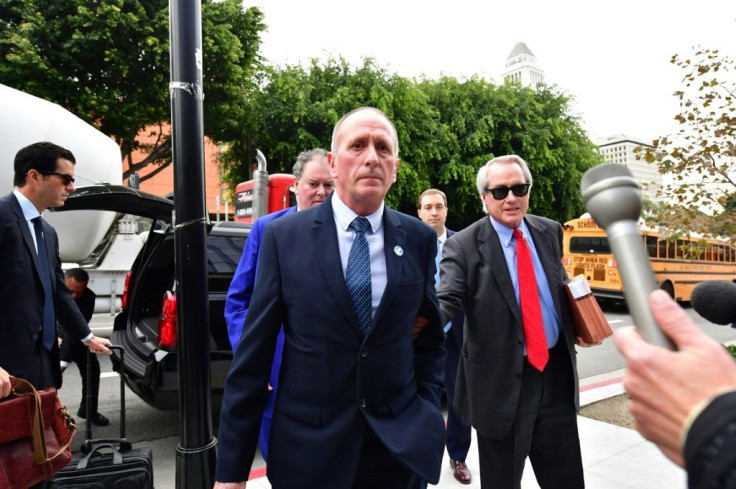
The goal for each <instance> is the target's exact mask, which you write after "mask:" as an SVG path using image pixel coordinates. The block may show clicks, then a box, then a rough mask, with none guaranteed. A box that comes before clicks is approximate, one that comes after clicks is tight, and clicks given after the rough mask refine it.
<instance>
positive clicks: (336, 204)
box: [332, 190, 385, 234]
mask: <svg viewBox="0 0 736 489" xmlns="http://www.w3.org/2000/svg"><path fill="white" fill-rule="evenodd" d="M384 205H385V204H384V202H381V206H380V207H379V208H378V210H376V211H375V212H374V213H373V214H369V215H367V216H363V217H365V218H366V219H368V222H370V223H371V232H372V233H373V234H375V233H376V232H378V230H379V229H380V228H381V223H382V222H383V209H384ZM332 212H333V213H334V214H335V220H336V221H337V223H338V224H339V225H340V227H341V228H342V230H343V231H347V230H348V227H349V226H350V223H351V222H353V220H354V219H355V218H356V217H358V214H356V213H355V211H353V210H352V209H351V208H350V207H348V206H347V205H345V203H344V202H343V201H342V200H340V196H339V195H337V190H335V191H334V192H333V197H332Z"/></svg>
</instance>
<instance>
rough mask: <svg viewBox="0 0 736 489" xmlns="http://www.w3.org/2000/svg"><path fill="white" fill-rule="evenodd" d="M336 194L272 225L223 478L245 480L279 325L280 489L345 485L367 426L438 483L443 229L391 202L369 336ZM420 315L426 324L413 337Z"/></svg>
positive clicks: (222, 442) (235, 393)
mask: <svg viewBox="0 0 736 489" xmlns="http://www.w3.org/2000/svg"><path fill="white" fill-rule="evenodd" d="M333 195H334V194H333ZM331 199H332V196H330V198H328V200H327V201H326V202H325V203H324V204H322V205H321V206H318V207H314V208H312V209H307V210H304V211H301V212H297V213H295V214H292V215H290V216H286V217H283V218H281V219H278V220H275V221H273V222H272V223H271V224H269V225H268V226H267V227H266V229H265V232H264V236H263V242H262V245H261V258H260V265H259V269H258V278H257V284H258V286H257V287H256V288H255V290H254V293H253V298H252V301H251V304H250V309H249V314H248V316H247V317H246V320H245V327H244V331H243V336H242V340H241V341H240V343H239V344H238V347H237V349H236V351H235V354H234V359H233V363H232V366H231V369H230V373H229V375H228V377H227V380H226V382H225V393H224V400H223V406H222V412H221V416H220V432H219V449H218V460H217V470H216V480H218V481H223V482H228V481H241V480H245V479H247V476H248V472H249V468H250V465H251V463H252V461H253V457H254V455H255V450H256V441H257V438H258V424H259V422H260V419H261V413H262V411H263V408H264V406H265V405H266V398H267V395H268V391H267V389H266V387H267V386H266V384H267V382H268V374H269V371H270V369H271V360H272V358H273V352H274V346H275V343H276V337H277V334H278V332H279V329H280V327H281V325H282V324H283V327H284V333H285V343H284V352H283V360H282V364H281V376H280V383H279V389H278V393H277V395H276V402H275V411H274V416H273V424H272V427H271V438H270V443H269V445H270V448H269V461H268V462H269V463H268V477H269V480H270V481H271V484H272V485H273V487H313V486H314V485H315V484H318V485H319V486H320V487H330V488H332V487H334V488H345V487H350V486H351V484H352V481H353V477H354V476H355V472H356V469H357V466H358V462H359V457H360V453H361V448H362V443H363V438H364V434H365V432H366V430H372V431H373V432H374V433H375V434H376V435H377V436H378V437H379V438H380V439H381V441H382V442H383V443H384V444H385V446H386V447H387V448H388V450H389V451H390V452H391V453H392V454H393V455H394V456H395V457H396V458H397V460H399V461H400V462H401V463H403V464H404V465H405V466H406V467H408V468H409V469H410V470H412V471H414V472H415V473H417V474H418V475H419V476H420V477H422V478H424V479H426V480H428V481H430V482H434V483H436V482H437V481H438V480H439V475H440V469H441V462H442V454H443V450H444V420H443V418H442V413H441V412H440V396H441V394H442V391H443V369H444V348H443V343H444V333H443V331H442V326H441V322H440V317H439V309H438V303H437V298H436V293H435V287H434V271H435V254H436V250H437V244H436V235H435V234H434V232H433V231H432V230H431V228H429V227H428V226H426V225H425V224H424V223H422V222H421V221H419V220H417V219H416V218H413V217H409V216H406V215H404V214H401V213H398V212H395V211H393V210H391V209H389V208H385V211H384V215H383V224H382V225H383V226H384V243H385V257H386V268H387V284H386V289H385V291H384V293H383V297H382V299H381V303H380V305H379V307H378V309H377V311H376V314H375V316H374V318H373V321H372V323H371V326H370V329H369V331H368V332H367V333H366V335H365V336H363V335H362V334H361V332H360V328H359V326H358V320H357V317H356V316H355V313H354V312H353V309H352V306H351V301H350V296H349V293H348V289H347V286H346V285H345V275H344V273H343V270H342V264H341V260H340V252H339V249H338V241H337V230H336V225H335V220H334V216H333V212H332V203H331ZM419 314H421V315H423V316H425V317H427V318H428V319H429V325H428V326H427V327H426V328H425V329H424V330H423V331H422V332H421V333H420V334H419V337H418V338H417V339H416V340H415V341H413V340H412V326H413V324H414V321H415V319H416V317H417V315H419Z"/></svg>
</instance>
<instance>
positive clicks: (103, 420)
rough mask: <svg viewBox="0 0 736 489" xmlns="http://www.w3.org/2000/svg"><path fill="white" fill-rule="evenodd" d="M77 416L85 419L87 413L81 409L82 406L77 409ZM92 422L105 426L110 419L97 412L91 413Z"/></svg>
mask: <svg viewBox="0 0 736 489" xmlns="http://www.w3.org/2000/svg"><path fill="white" fill-rule="evenodd" d="M77 416H79V417H80V418H82V419H87V413H85V412H84V411H82V408H79V411H77ZM92 424H94V425H97V426H107V425H109V424H110V420H109V419H107V416H105V415H104V414H100V413H99V412H97V413H94V414H92Z"/></svg>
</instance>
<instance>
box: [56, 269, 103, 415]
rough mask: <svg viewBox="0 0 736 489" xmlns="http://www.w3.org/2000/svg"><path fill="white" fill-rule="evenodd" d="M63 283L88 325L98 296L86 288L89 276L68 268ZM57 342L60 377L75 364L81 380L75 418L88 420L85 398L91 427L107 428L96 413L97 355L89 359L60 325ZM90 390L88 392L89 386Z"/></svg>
mask: <svg viewBox="0 0 736 489" xmlns="http://www.w3.org/2000/svg"><path fill="white" fill-rule="evenodd" d="M64 280H65V281H66V286H67V287H68V288H69V291H70V292H71V293H72V299H74V303H75V304H76V305H77V307H78V308H79V312H81V313H82V316H83V317H84V320H85V321H86V322H87V324H89V322H90V320H91V319H92V315H93V314H94V312H95V300H96V299H97V295H96V294H95V293H94V292H93V291H92V290H91V289H90V288H89V287H87V285H88V284H89V274H88V273H87V271H86V270H84V269H82V268H70V269H69V270H67V271H66V272H64ZM57 327H58V332H59V338H61V345H60V346H59V359H60V361H61V373H64V372H65V371H66V368H67V367H68V366H69V364H70V363H72V362H74V363H76V364H77V368H78V369H79V374H80V375H81V377H82V402H81V403H80V404H79V409H78V410H77V416H78V417H80V418H82V419H87V395H88V394H89V399H90V412H91V413H92V418H91V420H92V423H94V424H96V425H97V426H107V425H109V424H110V420H109V419H107V417H106V416H105V415H103V414H100V412H99V411H97V400H98V398H99V394H100V362H99V361H98V360H97V356H96V355H88V354H87V348H85V346H84V344H82V343H81V342H79V341H74V339H73V338H72V336H71V335H70V334H69V332H68V331H67V329H66V326H64V323H62V322H60V323H59V324H58V325H57ZM88 362H89V367H90V374H91V377H90V378H89V379H88V378H87V363H88ZM90 383H91V385H90V386H89V387H90V389H89V391H88V384H90Z"/></svg>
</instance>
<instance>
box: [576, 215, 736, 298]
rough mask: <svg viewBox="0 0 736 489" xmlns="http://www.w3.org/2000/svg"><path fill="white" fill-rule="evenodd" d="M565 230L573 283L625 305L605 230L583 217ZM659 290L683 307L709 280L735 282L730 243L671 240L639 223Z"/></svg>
mask: <svg viewBox="0 0 736 489" xmlns="http://www.w3.org/2000/svg"><path fill="white" fill-rule="evenodd" d="M563 229H564V231H565V232H564V242H563V246H564V250H563V255H564V256H563V258H562V264H563V265H564V267H565V269H566V270H567V273H568V275H570V277H573V276H576V275H581V274H582V275H584V276H585V278H586V279H588V283H589V284H590V288H591V290H592V291H593V294H594V295H595V296H596V297H598V298H599V299H614V300H621V299H623V298H624V292H623V290H624V287H623V284H622V283H621V277H620V275H619V270H618V263H617V262H616V259H615V258H614V256H613V253H612V252H611V249H610V247H609V245H608V239H607V237H606V232H605V230H603V229H601V228H600V227H598V225H597V224H596V223H595V221H593V219H592V218H591V217H587V215H584V216H583V217H581V218H579V219H573V220H571V221H568V222H566V223H565V225H564V226H563ZM639 231H640V232H641V234H642V237H643V240H644V246H645V247H646V250H647V254H648V255H649V259H650V261H651V262H652V269H653V270H654V276H655V278H656V279H657V283H658V284H659V287H660V288H661V289H663V290H666V291H667V293H669V294H670V296H671V297H673V298H674V299H676V300H678V301H683V302H685V301H689V300H690V295H691V294H692V291H693V289H694V288H695V286H696V285H698V284H699V283H700V282H704V281H706V280H736V248H734V246H733V245H732V244H730V243H729V242H728V241H727V240H725V239H720V238H705V237H700V236H692V235H691V236H680V237H677V238H668V237H665V236H663V235H662V233H661V232H660V231H659V230H656V229H652V228H649V227H647V226H645V225H643V224H641V223H640V225H639Z"/></svg>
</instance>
